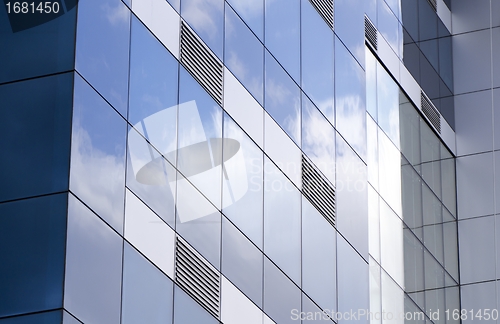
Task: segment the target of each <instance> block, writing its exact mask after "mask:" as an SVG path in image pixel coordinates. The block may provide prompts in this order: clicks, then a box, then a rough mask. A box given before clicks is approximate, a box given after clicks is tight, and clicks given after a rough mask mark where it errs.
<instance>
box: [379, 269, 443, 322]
mask: <svg viewBox="0 0 500 324" xmlns="http://www.w3.org/2000/svg"><path fill="white" fill-rule="evenodd" d="M381 274H382V312H384V313H386V314H389V313H390V314H392V315H393V316H394V318H393V319H390V317H389V316H387V319H384V323H394V324H396V323H397V324H400V323H402V322H403V321H402V320H401V319H398V318H396V317H397V316H398V315H399V314H403V313H404V307H405V306H404V291H403V289H401V287H399V286H398V285H397V283H396V282H395V281H394V280H392V278H391V277H390V276H389V275H388V274H387V273H386V272H385V271H383V270H382V271H381ZM443 311H444V310H443ZM443 311H442V312H443Z"/></svg>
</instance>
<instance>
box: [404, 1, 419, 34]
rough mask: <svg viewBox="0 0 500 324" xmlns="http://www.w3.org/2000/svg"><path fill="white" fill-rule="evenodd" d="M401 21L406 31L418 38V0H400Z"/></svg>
mask: <svg viewBox="0 0 500 324" xmlns="http://www.w3.org/2000/svg"><path fill="white" fill-rule="evenodd" d="M401 13H402V22H403V26H404V28H405V29H406V31H407V32H408V33H409V34H410V35H411V37H412V38H413V39H415V40H418V0H404V1H401Z"/></svg>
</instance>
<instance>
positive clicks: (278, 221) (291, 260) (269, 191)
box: [264, 158, 301, 282]
mask: <svg viewBox="0 0 500 324" xmlns="http://www.w3.org/2000/svg"><path fill="white" fill-rule="evenodd" d="M300 197H301V194H300V192H299V191H298V190H297V189H296V188H295V187H294V186H293V184H292V183H291V182H290V181H289V180H288V179H287V178H286V177H285V176H284V175H283V173H281V171H280V170H279V169H278V168H276V166H275V165H274V164H273V163H272V162H271V161H270V160H269V159H267V158H266V160H265V161H264V252H265V253H266V255H268V256H269V257H270V258H271V259H272V260H273V261H274V262H275V263H276V264H277V265H278V266H279V267H281V268H282V269H283V271H284V272H285V273H286V274H288V275H289V276H290V277H291V278H292V279H293V280H294V281H295V282H300V246H301V244H300V199H301V198H300Z"/></svg>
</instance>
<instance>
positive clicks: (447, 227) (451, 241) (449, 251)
mask: <svg viewBox="0 0 500 324" xmlns="http://www.w3.org/2000/svg"><path fill="white" fill-rule="evenodd" d="M443 232H444V234H443V235H444V266H445V269H446V271H448V272H449V273H450V274H451V276H452V277H453V278H454V279H455V280H457V281H458V233H457V223H456V222H447V223H444V224H443Z"/></svg>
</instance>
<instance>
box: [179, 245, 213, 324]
mask: <svg viewBox="0 0 500 324" xmlns="http://www.w3.org/2000/svg"><path fill="white" fill-rule="evenodd" d="M176 241H177V242H176V251H175V281H176V282H177V284H178V285H179V286H180V287H181V288H182V289H183V290H184V291H185V292H186V293H188V294H189V295H190V296H191V297H193V298H194V299H195V300H196V301H197V302H198V303H199V304H200V305H201V306H203V307H204V308H205V309H206V310H207V311H208V312H209V313H210V314H212V315H213V316H214V317H215V318H217V319H218V318H219V310H220V308H219V305H220V275H219V272H218V271H216V270H215V269H214V268H213V267H212V266H210V265H209V264H208V263H207V262H206V261H204V260H203V258H202V257H201V256H200V255H199V254H198V252H196V251H194V250H193V249H192V248H191V247H190V246H189V245H188V244H187V243H185V242H184V241H183V240H182V239H181V238H180V237H177V240H176Z"/></svg>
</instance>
